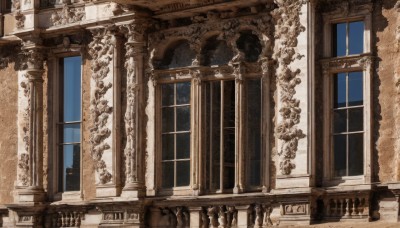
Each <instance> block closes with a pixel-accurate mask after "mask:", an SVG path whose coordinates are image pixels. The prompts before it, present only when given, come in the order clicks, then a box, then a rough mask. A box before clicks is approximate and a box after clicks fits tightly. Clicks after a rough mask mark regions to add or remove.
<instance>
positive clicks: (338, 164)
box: [333, 135, 346, 176]
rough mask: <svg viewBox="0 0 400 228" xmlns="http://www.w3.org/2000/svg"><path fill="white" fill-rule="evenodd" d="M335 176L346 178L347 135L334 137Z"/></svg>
mask: <svg viewBox="0 0 400 228" xmlns="http://www.w3.org/2000/svg"><path fill="white" fill-rule="evenodd" d="M333 151H334V162H335V176H346V135H335V136H333Z"/></svg>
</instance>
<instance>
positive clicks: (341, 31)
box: [333, 23, 346, 56]
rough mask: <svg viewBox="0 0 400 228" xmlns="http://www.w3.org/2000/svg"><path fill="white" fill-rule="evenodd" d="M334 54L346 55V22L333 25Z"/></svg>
mask: <svg viewBox="0 0 400 228" xmlns="http://www.w3.org/2000/svg"><path fill="white" fill-rule="evenodd" d="M333 55H334V56H345V55H346V23H340V24H335V25H333Z"/></svg>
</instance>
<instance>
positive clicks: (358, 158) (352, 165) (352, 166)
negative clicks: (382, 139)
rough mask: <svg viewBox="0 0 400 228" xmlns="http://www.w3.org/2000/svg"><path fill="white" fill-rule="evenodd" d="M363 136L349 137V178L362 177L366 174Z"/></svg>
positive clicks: (352, 135)
mask: <svg viewBox="0 0 400 228" xmlns="http://www.w3.org/2000/svg"><path fill="white" fill-rule="evenodd" d="M363 136H364V135H363V134H362V133H361V134H351V135H349V176H354V175H362V174H363V172H364V168H363V164H364V155H363V148H364V143H363V142H364V140H363Z"/></svg>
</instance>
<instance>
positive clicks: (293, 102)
mask: <svg viewBox="0 0 400 228" xmlns="http://www.w3.org/2000/svg"><path fill="white" fill-rule="evenodd" d="M276 3H277V5H278V8H276V9H275V10H274V11H273V17H274V18H275V20H276V27H275V38H276V42H275V51H274V55H273V58H274V59H276V61H277V64H278V68H277V71H276V75H277V84H278V87H279V89H280V94H279V102H280V103H281V107H280V109H279V113H280V115H281V121H280V123H278V125H277V127H276V129H275V135H276V137H277V138H278V139H280V140H281V141H282V143H281V148H280V149H279V151H278V155H279V156H280V164H279V169H280V171H281V173H282V174H283V175H290V174H291V172H292V170H293V169H295V168H296V165H295V164H294V163H293V159H295V157H296V152H297V147H298V143H299V140H300V139H302V138H304V137H305V135H304V133H303V131H302V130H301V129H299V128H298V126H297V125H298V124H299V123H300V113H301V109H300V107H299V105H300V100H299V99H296V98H295V97H294V95H295V94H296V86H297V85H299V84H300V83H301V79H300V78H299V77H298V76H299V74H300V69H293V68H292V66H290V64H291V63H292V62H293V61H294V60H295V59H300V58H301V57H302V56H300V55H299V54H298V53H296V49H295V48H296V47H297V42H298V41H297V37H298V36H299V34H300V33H301V32H304V31H305V28H304V26H302V25H301V23H300V12H301V7H302V5H303V4H304V1H299V0H287V1H283V0H277V1H276Z"/></svg>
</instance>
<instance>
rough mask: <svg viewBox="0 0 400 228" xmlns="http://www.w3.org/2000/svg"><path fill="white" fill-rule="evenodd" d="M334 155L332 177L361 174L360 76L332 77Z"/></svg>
mask: <svg viewBox="0 0 400 228" xmlns="http://www.w3.org/2000/svg"><path fill="white" fill-rule="evenodd" d="M334 82H335V83H334V88H333V89H334V98H333V99H334V101H333V103H334V108H333V126H332V128H333V151H334V175H335V176H354V175H362V174H363V170H364V168H363V164H364V163H363V161H364V155H363V151H364V149H363V148H364V139H363V137H364V132H363V131H364V127H363V126H364V125H363V123H364V107H363V105H364V95H363V85H364V82H363V73H362V72H350V73H341V74H336V75H335V76H334Z"/></svg>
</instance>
